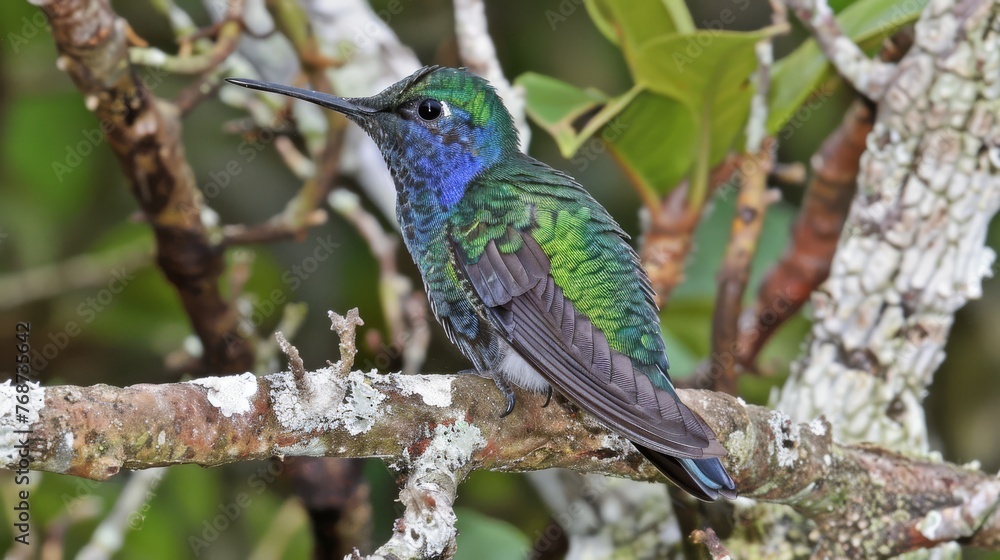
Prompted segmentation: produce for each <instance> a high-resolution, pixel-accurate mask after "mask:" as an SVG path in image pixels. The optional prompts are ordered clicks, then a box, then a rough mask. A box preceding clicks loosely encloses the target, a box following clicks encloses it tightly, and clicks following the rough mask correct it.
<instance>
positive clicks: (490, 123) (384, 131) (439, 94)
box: [229, 66, 518, 207]
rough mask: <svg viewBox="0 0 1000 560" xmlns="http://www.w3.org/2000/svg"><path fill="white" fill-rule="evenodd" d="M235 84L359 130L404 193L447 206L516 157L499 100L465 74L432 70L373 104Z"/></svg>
mask: <svg viewBox="0 0 1000 560" xmlns="http://www.w3.org/2000/svg"><path fill="white" fill-rule="evenodd" d="M229 81H230V82H232V83H234V84H237V85H241V86H245V87H249V88H252V89H259V90H263V91H269V92H274V93H281V94H284V95H288V96H291V97H295V98H298V99H303V100H305V101H309V102H312V103H316V104H317V105H320V106H322V107H326V108H328V109H333V110H334V111H338V112H340V113H343V114H344V115H346V116H347V117H348V118H350V119H351V120H352V121H354V122H356V123H358V124H359V125H360V126H361V127H362V128H364V129H365V130H366V131H367V132H368V134H369V135H370V136H371V137H372V139H374V140H375V142H376V143H377V144H378V145H379V148H380V149H381V150H382V155H383V156H384V157H385V161H386V164H387V165H388V166H389V169H390V171H392V173H393V176H394V177H395V179H396V186H397V188H399V189H414V190H420V189H433V191H434V192H435V194H437V196H438V200H439V201H440V202H441V204H442V205H443V206H445V207H448V206H451V205H452V204H454V203H455V202H457V201H458V200H460V199H461V197H462V195H463V194H464V193H465V190H466V189H467V187H468V185H469V184H470V183H471V182H472V180H473V179H474V178H475V177H476V176H477V175H478V174H480V173H481V172H482V171H484V170H486V169H488V168H490V167H491V166H493V165H494V164H496V163H497V162H499V161H501V160H502V159H503V158H505V157H508V156H510V155H511V154H512V153H514V152H516V151H517V149H518V148H517V130H516V129H515V128H514V124H513V121H512V119H511V116H510V113H509V112H508V111H507V108H506V107H504V105H503V102H502V101H501V99H500V96H499V95H497V93H496V90H494V89H493V86H491V85H490V84H489V83H488V82H487V81H486V80H484V79H483V78H480V77H479V76H476V75H475V74H472V73H470V72H468V71H466V70H462V69H454V68H441V67H438V66H428V67H425V68H421V69H420V70H418V71H416V72H414V73H413V74H412V75H410V76H409V77H407V78H404V79H402V80H400V81H399V82H396V83H395V84H393V85H391V86H389V87H388V88H386V89H385V90H383V91H382V92H381V93H378V94H376V95H373V96H371V97H359V98H346V99H345V98H340V97H334V96H332V95H328V94H325V93H319V92H314V91H309V90H304V89H299V88H293V87H288V86H281V85H277V84H271V83H266V82H258V81H255V80H243V79H230V80H229Z"/></svg>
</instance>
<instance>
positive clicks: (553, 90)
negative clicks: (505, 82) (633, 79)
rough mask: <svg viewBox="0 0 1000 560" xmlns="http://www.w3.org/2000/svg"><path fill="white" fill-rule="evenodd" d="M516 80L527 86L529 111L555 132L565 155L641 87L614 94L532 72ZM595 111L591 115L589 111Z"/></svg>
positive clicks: (612, 114) (544, 126)
mask: <svg viewBox="0 0 1000 560" xmlns="http://www.w3.org/2000/svg"><path fill="white" fill-rule="evenodd" d="M515 83H516V84H517V85H519V86H521V87H523V88H524V90H525V93H526V96H525V97H526V100H527V112H528V116H529V117H531V119H532V120H534V121H535V122H536V123H537V124H538V125H539V126H541V127H542V128H544V129H545V131H546V132H548V133H549V134H551V135H552V138H554V139H555V141H556V144H557V145H558V146H559V151H560V153H562V155H563V157H565V158H570V157H572V156H573V154H574V153H576V151H577V150H578V149H579V148H580V145H581V144H583V142H585V141H586V140H587V139H588V138H590V136H591V135H592V134H594V133H595V132H597V131H598V130H599V129H601V128H602V127H603V126H605V125H606V124H607V123H608V121H610V120H611V119H612V118H614V117H615V116H616V115H618V113H620V112H621V111H622V109H624V108H625V107H626V106H627V105H628V104H629V102H631V101H632V99H633V98H635V96H636V95H637V94H638V93H639V91H640V90H639V88H632V89H631V90H629V91H627V92H625V93H623V94H621V95H619V96H617V97H613V98H609V97H608V96H607V95H605V94H604V93H601V92H600V91H597V90H596V89H593V88H588V89H585V90H584V89H579V88H577V87H576V86H573V85H570V84H567V83H566V82H563V81H560V80H557V79H555V78H550V77H548V76H543V75H541V74H535V73H533V72H528V73H526V74H522V75H521V76H519V77H518V78H517V80H515ZM588 114H591V115H592V116H590V117H589V118H587V115H588Z"/></svg>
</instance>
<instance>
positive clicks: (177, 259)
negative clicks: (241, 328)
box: [36, 0, 253, 371]
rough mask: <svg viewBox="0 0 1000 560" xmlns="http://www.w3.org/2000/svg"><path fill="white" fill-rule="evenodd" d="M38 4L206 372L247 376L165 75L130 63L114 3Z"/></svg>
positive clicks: (243, 344) (246, 359) (245, 351)
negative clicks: (151, 237)
mask: <svg viewBox="0 0 1000 560" xmlns="http://www.w3.org/2000/svg"><path fill="white" fill-rule="evenodd" d="M36 4H38V5H39V6H40V7H41V8H42V10H43V11H44V12H45V15H46V17H48V19H49V23H50V24H51V25H52V35H53V38H54V39H55V42H56V47H57V48H58V50H59V62H58V65H59V67H60V68H61V69H63V70H64V71H65V72H66V73H67V74H69V76H70V78H72V79H73V82H74V83H75V84H76V86H77V87H78V88H79V89H80V91H81V92H83V94H84V98H85V103H86V105H87V108H89V109H90V110H91V111H93V112H94V115H95V116H96V117H97V118H98V120H99V121H100V128H101V131H102V132H103V133H104V137H105V139H106V140H107V141H108V144H109V146H110V147H111V149H112V150H113V151H114V152H115V155H116V156H118V161H119V163H120V164H121V166H122V170H123V171H124V173H125V177H126V178H127V179H128V182H129V184H130V186H131V187H132V194H133V195H134V196H135V199H136V201H137V202H138V203H139V205H140V206H141V207H142V210H143V212H144V213H145V215H146V218H147V219H148V221H149V223H150V225H151V226H152V228H153V232H154V234H155V236H156V251H157V254H156V261H157V264H158V265H159V267H160V268H161V269H162V270H163V274H164V276H166V277H167V279H168V280H169V281H170V283H171V284H173V285H174V287H175V288H177V291H178V293H179V294H180V297H181V302H182V303H183V305H184V309H185V310H186V311H187V314H188V317H190V319H191V324H192V326H193V328H194V330H195V332H196V333H197V334H198V337H199V338H200V339H201V342H202V346H203V347H204V358H203V359H204V363H205V366H206V367H207V369H209V370H213V371H240V370H246V369H249V368H250V367H251V366H252V365H253V352H252V350H251V348H250V347H249V344H248V343H247V341H246V340H244V339H242V338H241V337H239V336H238V335H237V334H236V327H237V322H238V315H237V312H236V310H235V309H234V308H233V307H232V306H230V305H229V304H228V302H227V301H226V300H225V299H224V298H223V296H222V294H221V292H220V291H219V286H218V283H219V276H220V275H221V273H222V271H223V268H224V263H223V260H222V251H221V250H220V249H219V248H218V247H217V246H215V245H213V244H212V243H211V242H210V241H209V239H208V236H207V232H206V228H205V225H204V224H203V223H202V221H201V218H202V217H201V212H202V209H203V208H202V200H201V193H200V192H199V191H198V189H197V187H196V185H195V178H194V172H193V171H192V170H191V167H190V165H189V164H188V161H187V158H186V156H185V154H184V147H183V145H182V144H181V139H180V121H179V120H178V114H177V110H176V108H175V107H173V106H172V105H170V104H169V103H166V102H163V101H161V100H158V99H156V98H155V97H154V96H153V94H152V93H151V92H150V90H149V89H148V87H152V86H151V85H152V84H154V83H160V82H161V81H162V80H163V76H164V74H165V71H163V70H162V69H155V68H151V69H149V72H150V74H149V75H147V76H146V77H145V78H140V77H139V76H138V75H136V73H135V71H134V70H133V68H132V66H131V65H130V63H129V60H128V50H127V39H126V27H127V24H126V23H125V21H124V20H122V19H121V18H119V17H118V16H117V15H116V14H115V12H114V11H113V10H112V9H111V6H110V4H109V2H108V1H107V0H65V1H60V2H56V1H51V0H36ZM157 72H158V74H157ZM147 84H149V85H147Z"/></svg>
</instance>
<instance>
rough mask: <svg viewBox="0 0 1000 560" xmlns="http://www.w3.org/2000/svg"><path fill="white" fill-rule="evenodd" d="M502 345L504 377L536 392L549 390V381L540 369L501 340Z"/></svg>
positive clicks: (502, 370) (501, 364)
mask: <svg viewBox="0 0 1000 560" xmlns="http://www.w3.org/2000/svg"><path fill="white" fill-rule="evenodd" d="M500 345H501V347H502V351H503V360H501V362H500V372H501V373H502V374H503V377H504V379H506V380H507V381H510V382H511V383H513V384H514V385H517V386H518V387H521V388H523V389H527V390H529V391H534V392H535V393H544V392H545V391H547V390H548V388H549V382H548V381H546V380H545V378H544V377H542V375H541V374H540V373H538V370H536V369H535V367H534V366H532V365H531V364H529V363H528V362H527V361H526V360H525V359H524V358H522V357H521V355H520V354H518V353H517V352H516V351H515V350H514V349H513V348H511V347H510V346H508V345H507V344H506V343H504V342H501V343H500Z"/></svg>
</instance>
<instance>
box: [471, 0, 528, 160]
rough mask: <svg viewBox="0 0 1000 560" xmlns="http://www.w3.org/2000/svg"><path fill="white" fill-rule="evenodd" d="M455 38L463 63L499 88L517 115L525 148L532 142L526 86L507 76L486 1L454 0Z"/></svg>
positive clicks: (512, 111)
mask: <svg viewBox="0 0 1000 560" xmlns="http://www.w3.org/2000/svg"><path fill="white" fill-rule="evenodd" d="M453 5H454V6H455V38H456V40H457V42H458V53H459V56H460V57H461V59H462V63H463V64H464V65H465V66H467V67H468V68H469V70H471V71H472V72H473V73H475V74H478V75H480V76H482V77H483V78H486V79H487V80H489V82H490V83H491V84H492V85H493V87H495V88H496V90H497V93H498V94H499V95H500V97H501V98H502V99H503V102H504V105H505V106H506V107H507V110H508V111H510V114H511V116H513V117H514V126H515V128H517V132H518V138H519V140H520V146H521V150H522V151H527V148H528V144H529V143H530V142H531V128H530V127H529V126H528V119H527V117H526V113H525V98H524V95H525V93H524V90H523V89H522V88H519V87H517V86H514V85H512V84H511V83H510V82H509V81H508V80H507V78H506V77H505V76H504V73H503V69H502V68H501V67H500V60H499V59H498V58H497V51H496V47H494V46H493V40H492V39H491V38H490V31H489V26H488V25H487V22H486V5H485V3H484V2H483V0H454V2H453Z"/></svg>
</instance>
